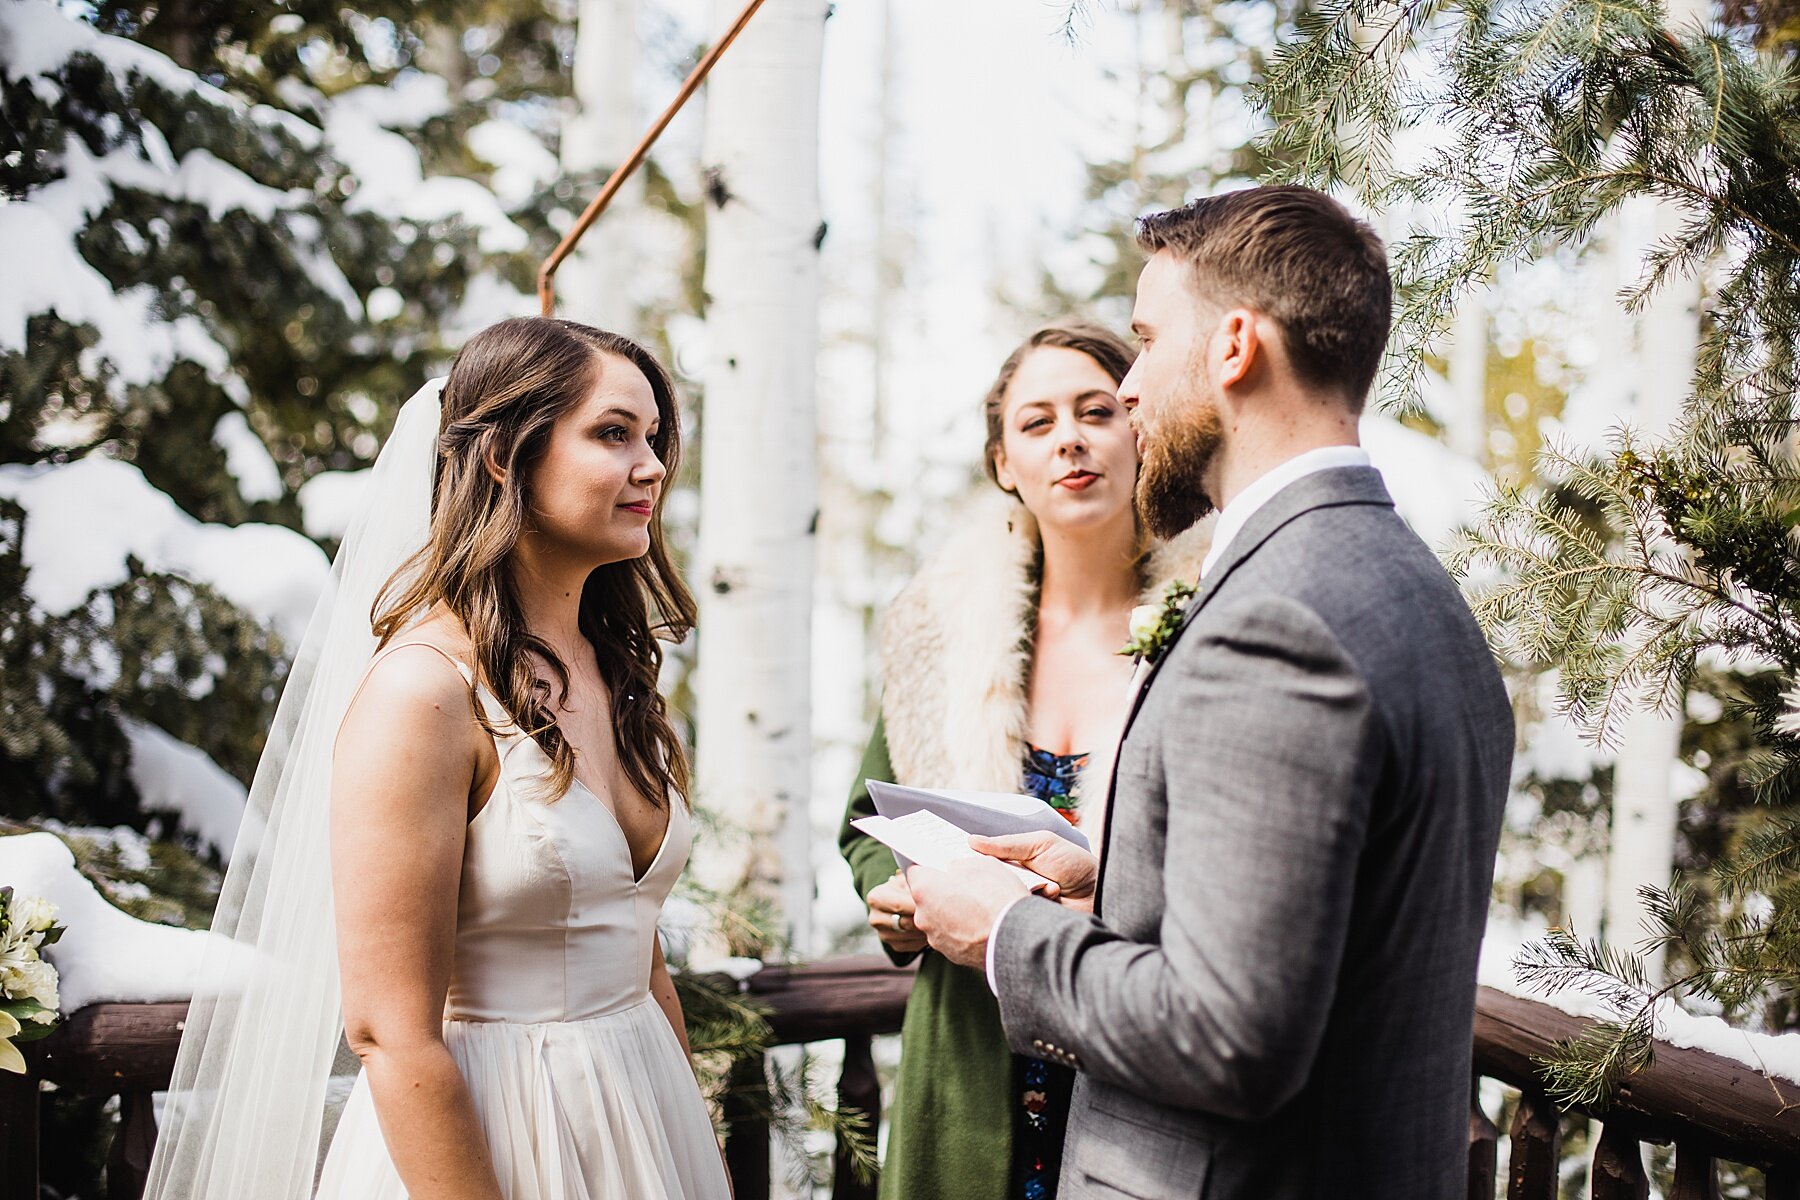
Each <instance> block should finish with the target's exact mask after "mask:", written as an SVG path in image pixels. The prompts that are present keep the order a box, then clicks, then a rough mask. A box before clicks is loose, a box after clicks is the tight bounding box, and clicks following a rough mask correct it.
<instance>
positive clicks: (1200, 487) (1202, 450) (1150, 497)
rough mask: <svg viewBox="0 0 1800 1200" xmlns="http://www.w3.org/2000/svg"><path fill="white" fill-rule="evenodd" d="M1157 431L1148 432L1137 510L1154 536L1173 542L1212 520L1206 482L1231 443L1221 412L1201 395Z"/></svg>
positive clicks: (1164, 422) (1157, 424)
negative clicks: (1226, 444)
mask: <svg viewBox="0 0 1800 1200" xmlns="http://www.w3.org/2000/svg"><path fill="white" fill-rule="evenodd" d="M1197 391H1198V389H1196V394H1193V395H1190V396H1189V397H1188V399H1187V400H1186V402H1185V403H1183V404H1182V405H1181V406H1180V408H1179V410H1178V411H1177V412H1175V413H1173V414H1171V415H1170V417H1168V418H1165V419H1164V420H1161V421H1158V422H1157V423H1156V425H1155V427H1153V428H1146V429H1145V430H1144V462H1143V466H1142V467H1141V468H1139V470H1138V479H1137V509H1138V516H1139V517H1141V518H1142V519H1143V522H1144V526H1145V528H1147V529H1148V530H1149V531H1150V533H1151V534H1152V536H1154V537H1158V538H1163V539H1165V540H1166V539H1168V538H1172V537H1174V536H1175V535H1176V534H1179V533H1181V532H1183V531H1184V530H1186V529H1188V528H1190V527H1191V526H1193V525H1194V524H1195V523H1197V522H1198V521H1200V520H1201V519H1202V518H1204V517H1206V516H1208V515H1209V514H1211V512H1212V510H1213V502H1212V500H1211V498H1210V497H1208V496H1207V494H1206V488H1205V486H1204V484H1203V482H1202V480H1203V479H1204V477H1205V475H1206V469H1207V467H1208V466H1210V465H1211V464H1212V461H1213V459H1214V458H1215V457H1217V455H1218V453H1219V447H1220V446H1221V445H1223V444H1224V441H1225V421H1224V418H1223V417H1221V416H1220V415H1219V406H1218V405H1217V404H1215V403H1213V402H1212V401H1211V400H1209V399H1207V398H1205V397H1203V396H1200V395H1198V394H1197Z"/></svg>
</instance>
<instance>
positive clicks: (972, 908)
mask: <svg viewBox="0 0 1800 1200" xmlns="http://www.w3.org/2000/svg"><path fill="white" fill-rule="evenodd" d="M906 882H907V884H908V885H909V886H910V887H911V888H912V895H913V903H914V904H915V905H916V906H917V907H916V909H915V910H914V912H913V924H914V925H915V926H917V927H918V930H919V932H920V933H922V934H924V935H925V937H926V938H927V940H929V941H930V942H931V948H932V949H933V950H936V951H937V952H938V953H939V954H942V955H943V956H944V957H945V958H947V959H949V960H950V961H951V962H953V963H957V964H959V965H961V966H965V967H973V968H975V969H976V970H977V971H982V970H986V968H987V944H988V935H989V934H990V933H992V932H993V931H994V922H995V921H997V920H999V919H1000V914H1001V913H1003V912H1005V911H1006V910H1007V908H1008V907H1010V906H1011V905H1012V903H1013V902H1014V901H1015V900H1019V899H1022V898H1023V897H1025V896H1027V895H1029V894H1030V893H1029V892H1027V891H1026V889H1025V885H1024V884H1023V883H1022V882H1020V880H1019V877H1018V875H1017V874H1015V873H1014V872H1012V871H1009V870H1007V869H1006V868H1005V867H1003V866H1001V865H1000V864H999V863H997V862H989V861H987V860H986V859H982V858H970V859H962V860H959V861H958V862H957V864H956V869H955V870H954V871H939V870H937V869H936V868H933V867H920V866H913V867H910V868H908V869H907V872H906Z"/></svg>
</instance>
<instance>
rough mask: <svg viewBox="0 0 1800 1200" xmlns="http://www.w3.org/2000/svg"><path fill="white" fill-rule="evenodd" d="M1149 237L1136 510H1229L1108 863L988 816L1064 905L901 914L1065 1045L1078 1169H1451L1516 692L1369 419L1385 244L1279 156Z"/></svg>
mask: <svg viewBox="0 0 1800 1200" xmlns="http://www.w3.org/2000/svg"><path fill="white" fill-rule="evenodd" d="M1138 241H1139V243H1140V245H1141V246H1142V247H1143V249H1144V250H1145V252H1146V253H1147V254H1148V256H1149V261H1148V263H1147V265H1146V266H1145V267H1144V272H1143V275H1142V277H1141V278H1140V280H1139V282H1138V294H1137V303H1136V307H1135V309H1134V311H1133V321H1132V328H1133V329H1134V331H1135V332H1136V333H1137V335H1138V337H1139V338H1140V339H1141V341H1142V346H1143V349H1142V352H1141V353H1140V355H1139V357H1138V360H1137V363H1136V365H1135V366H1133V367H1132V370H1131V373H1130V375H1129V376H1127V378H1126V379H1125V381H1124V384H1123V385H1122V386H1121V388H1120V395H1119V398H1120V400H1121V401H1123V402H1124V403H1125V404H1126V405H1127V406H1128V407H1134V409H1135V417H1134V419H1135V420H1136V422H1137V425H1138V429H1139V433H1140V442H1141V444H1142V448H1143V469H1142V474H1141V476H1140V479H1139V481H1138V496H1139V503H1140V508H1141V511H1142V514H1143V517H1144V520H1145V521H1146V523H1147V524H1148V525H1149V527H1150V529H1151V530H1152V532H1154V533H1156V534H1158V535H1161V536H1169V535H1171V534H1174V533H1177V532H1179V531H1180V530H1182V529H1183V528H1185V527H1187V526H1188V525H1190V524H1192V523H1193V522H1195V521H1197V520H1199V519H1200V518H1201V517H1203V516H1205V515H1207V513H1208V512H1210V511H1211V510H1212V509H1214V508H1215V507H1216V508H1218V510H1219V519H1218V526H1217V531H1216V533H1215V535H1214V541H1213V546H1212V550H1211V553H1210V554H1209V555H1208V556H1207V559H1206V563H1205V565H1204V566H1203V567H1202V569H1201V575H1200V583H1199V592H1198V594H1197V595H1196V596H1195V597H1194V598H1193V600H1192V601H1191V602H1190V603H1189V604H1188V606H1187V610H1186V613H1185V615H1183V616H1181V617H1180V618H1178V620H1176V621H1172V622H1171V624H1172V626H1173V631H1172V633H1171V634H1170V636H1169V637H1168V638H1166V639H1165V640H1164V642H1163V644H1162V645H1161V646H1160V648H1159V650H1158V652H1157V653H1156V654H1155V657H1154V662H1153V663H1152V664H1151V665H1150V666H1149V668H1148V676H1147V680H1146V682H1145V684H1144V686H1143V687H1142V688H1141V690H1140V691H1139V692H1138V694H1137V697H1136V699H1135V700H1134V702H1133V708H1132V713H1131V716H1130V720H1129V724H1128V726H1127V731H1126V734H1125V739H1124V742H1123V743H1122V745H1121V746H1120V748H1119V754H1118V766H1117V773H1116V776H1115V780H1114V785H1113V790H1112V794H1111V795H1110V796H1109V797H1108V808H1107V811H1106V813H1105V815H1104V817H1103V818H1102V819H1103V822H1104V824H1103V827H1102V828H1103V834H1102V840H1101V844H1102V853H1101V863H1102V866H1101V869H1100V870H1099V872H1098V879H1097V880H1096V879H1095V877H1094V876H1095V871H1094V863H1093V860H1092V859H1091V858H1089V857H1088V856H1087V855H1085V854H1084V853H1082V852H1079V851H1075V850H1074V849H1073V847H1072V846H1071V845H1070V844H1069V843H1067V842H1062V841H1060V839H1055V838H1053V837H1048V836H1047V840H1045V841H1043V842H1041V843H1038V842H1032V841H1031V840H1030V839H1020V840H1012V841H1010V842H1009V844H1007V845H1005V846H996V845H989V846H987V847H985V848H986V849H988V850H989V851H990V852H993V851H995V850H1003V851H1004V854H1005V856H1007V857H1012V858H1015V859H1017V860H1019V861H1022V862H1025V863H1026V865H1029V866H1032V867H1034V868H1035V869H1037V870H1039V871H1040V873H1043V874H1047V875H1050V876H1051V877H1052V878H1055V879H1057V880H1058V881H1059V882H1060V883H1061V884H1062V895H1061V898H1060V902H1058V903H1053V902H1050V901H1047V900H1045V899H1042V898H1039V897H1026V896H1025V894H1024V889H1023V887H1022V886H1021V885H1019V884H1018V883H1017V882H1016V881H1015V878H1014V877H1013V876H1012V875H1010V874H1009V873H1008V872H1006V871H1004V870H1003V869H1002V868H1001V867H1000V866H999V865H998V864H989V863H977V864H970V865H969V869H967V870H959V871H958V872H957V873H956V874H954V875H952V874H949V873H945V872H940V871H933V870H928V869H924V868H914V869H913V870H912V871H911V872H910V873H909V882H910V883H911V886H912V891H913V896H914V898H915V899H916V901H917V903H918V912H917V916H916V920H917V922H918V926H919V928H920V929H921V930H922V931H924V932H925V933H926V934H927V935H928V936H929V938H930V941H931V944H932V946H933V947H935V948H936V949H938V950H939V951H940V952H942V953H944V954H946V955H947V956H949V957H950V958H951V959H953V960H955V961H957V962H960V963H964V964H967V965H970V966H977V967H979V966H981V965H982V964H983V963H985V964H986V969H987V972H988V980H989V983H990V986H992V987H993V988H994V990H995V992H996V994H997V995H998V996H999V1000H1000V1011H1001V1016H1002V1019H1003V1021H1004V1023H1005V1027H1006V1033H1007V1038H1008V1040H1009V1041H1010V1042H1011V1043H1012V1046H1013V1048H1014V1049H1015V1050H1017V1051H1018V1052H1020V1053H1022V1054H1030V1055H1034V1056H1036V1057H1039V1058H1044V1059H1048V1060H1050V1061H1053V1062H1060V1063H1065V1064H1067V1065H1069V1066H1072V1067H1075V1068H1077V1069H1078V1071H1079V1072H1080V1076H1079V1082H1078V1084H1077V1086H1076V1092H1075V1098H1074V1101H1073V1108H1072V1111H1071V1115H1070V1121H1069V1135H1068V1137H1069V1140H1068V1144H1067V1147H1066V1150H1065V1153H1064V1158H1063V1173H1062V1183H1061V1188H1060V1191H1059V1195H1060V1197H1061V1200H1090V1198H1092V1200H1098V1198H1101V1197H1138V1198H1140V1200H1161V1198H1163V1197H1168V1198H1170V1200H1173V1198H1175V1197H1182V1198H1185V1200H1198V1198H1200V1197H1206V1198H1207V1200H1289V1198H1301V1197H1305V1198H1313V1197H1319V1198H1323V1197H1327V1196H1329V1197H1334V1198H1339V1200H1347V1198H1352V1197H1356V1198H1361V1197H1368V1198H1369V1200H1375V1198H1377V1197H1379V1198H1380V1200H1443V1198H1445V1197H1449V1196H1455V1195H1461V1194H1462V1193H1463V1192H1464V1190H1465V1189H1466V1186H1467V1185H1466V1183H1465V1179H1466V1175H1465V1171H1466V1167H1465V1165H1464V1164H1465V1161H1466V1144H1467V1128H1468V1125H1467V1122H1468V1112H1469V1094H1470V1041H1471V1027H1472V1024H1473V1019H1474V1004H1475V959H1476V952H1477V950H1478V948H1479V945H1480V941H1481V933H1482V927H1483V923H1484V918H1485V915H1486V911H1487V897H1488V889H1489V885H1490V883H1491V880H1492V874H1493V864H1494V851H1495V846H1496V843H1497V841H1498V839H1499V830H1500V816H1501V807H1502V804H1503V802H1504V800H1505V795H1506V789H1507V779H1508V774H1509V766H1510V761H1511V757H1512V736H1513V733H1512V713H1511V709H1510V708H1509V706H1508V704H1507V699H1506V694H1505V691H1504V690H1503V688H1502V686H1501V682H1500V677H1499V673H1498V671H1497V670H1496V668H1495V664H1494V659H1493V656H1492V655H1491V654H1490V652H1489V651H1488V648H1487V646H1486V644H1485V643H1484V642H1483V640H1482V637H1481V634H1480V632H1479V630H1478V629H1477V628H1476V625H1475V622H1474V620H1473V618H1472V617H1471V616H1470V613H1469V609H1468V606H1467V604H1466V603H1465V602H1464V600H1463V598H1462V596H1461V594H1460V593H1459V592H1458V590H1457V588H1456V586H1455V585H1454V584H1453V583H1452V582H1451V581H1450V579H1449V578H1448V577H1447V576H1446V575H1445V573H1444V570H1443V568H1442V567H1441V566H1440V565H1439V564H1438V561H1437V559H1436V558H1435V557H1433V555H1432V553H1431V551H1430V550H1428V549H1427V548H1426V547H1425V545H1424V544H1423V543H1421V542H1420V541H1419V539H1418V538H1417V537H1416V536H1414V535H1413V533H1412V532H1411V531H1410V530H1408V529H1407V527H1406V526H1405V525H1404V524H1403V523H1402V522H1401V520H1400V518H1399V516H1398V515H1397V514H1396V513H1395V511H1394V506H1393V501H1392V500H1391V499H1389V497H1388V493H1387V490H1386V488H1385V487H1383V485H1382V481H1381V476H1380V475H1379V474H1378V473H1377V472H1376V471H1375V470H1374V469H1373V468H1372V467H1370V465H1369V459H1368V456H1367V455H1366V454H1365V453H1364V452H1363V451H1362V450H1361V449H1360V448H1359V447H1358V446H1357V417H1358V414H1359V413H1360V412H1361V409H1362V406H1363V401H1364V399H1365V398H1366V396H1367V395H1368V392H1369V388H1370V385H1371V384H1372V382H1373V381H1374V378H1375V373H1376V368H1377V365H1378V362H1379V359H1380V357H1381V353H1382V347H1383V345H1384V343H1385V342H1386V340H1387V333H1388V323H1389V312H1390V305H1391V299H1392V290H1391V284H1390V283H1389V279H1388V270H1387V260H1386V255H1385V253H1384V251H1383V248H1382V245H1381V242H1380V240H1379V239H1378V238H1377V237H1376V236H1375V234H1374V233H1373V232H1372V231H1371V230H1370V229H1369V228H1368V226H1366V225H1364V224H1362V223H1361V222H1359V221H1357V220H1355V219H1354V218H1353V217H1351V215H1350V214H1349V213H1348V212H1346V211H1345V210H1344V209H1343V208H1342V207H1341V206H1340V205H1338V204H1337V203H1336V202H1335V201H1333V200H1331V199H1330V198H1328V197H1326V196H1325V195H1323V194H1321V193H1319V192H1315V191H1311V190H1309V189H1305V188H1294V187H1266V188H1256V189H1251V190H1249V191H1241V192H1234V193H1230V194H1227V195H1221V196H1214V197H1210V198H1207V199H1203V200H1198V201H1195V202H1194V203H1192V204H1189V205H1187V206H1185V207H1183V208H1179V209H1176V210H1174V211H1172V212H1165V213H1159V214H1157V215H1155V216H1151V217H1147V218H1145V219H1144V220H1143V222H1142V223H1141V224H1140V227H1139V232H1138ZM1051 843H1054V844H1051ZM1089 908H1091V913H1090V912H1089V911H1084V910H1086V909H1089Z"/></svg>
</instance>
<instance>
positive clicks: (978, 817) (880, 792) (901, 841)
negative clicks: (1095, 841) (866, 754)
mask: <svg viewBox="0 0 1800 1200" xmlns="http://www.w3.org/2000/svg"><path fill="white" fill-rule="evenodd" d="M868 783H869V796H870V798H871V799H873V800H874V801H875V811H876V813H877V814H878V815H876V816H873V817H863V818H862V819H861V820H857V821H853V822H851V824H852V825H854V826H855V827H856V828H857V829H860V830H861V831H862V832H864V833H866V834H868V835H869V836H870V837H872V838H874V839H875V840H876V841H878V842H881V843H882V844H883V845H886V846H887V847H888V848H889V849H891V850H893V852H894V858H895V860H896V861H897V862H898V863H899V864H900V866H901V867H902V868H905V867H908V866H910V865H912V864H913V863H915V862H916V863H922V864H923V865H925V866H928V867H938V868H940V869H942V868H947V867H949V866H950V864H953V863H954V862H956V861H957V860H958V859H965V858H973V857H976V855H977V854H978V851H975V850H972V849H970V848H969V835H970V834H974V833H979V834H981V835H983V836H984V837H1000V836H1002V835H1004V834H1009V833H1037V832H1044V831H1047V832H1050V833H1054V834H1056V835H1057V836H1058V837H1061V838H1066V839H1067V840H1069V841H1071V842H1074V843H1075V844H1076V845H1077V846H1080V847H1081V848H1082V849H1083V850H1087V849H1090V847H1089V845H1088V840H1087V836H1086V835H1085V834H1083V833H1082V832H1081V831H1080V830H1079V829H1077V828H1075V827H1074V826H1073V825H1071V824H1069V822H1068V821H1067V820H1066V819H1064V817H1063V816H1062V814H1061V813H1058V812H1057V811H1056V810H1055V809H1053V808H1051V807H1050V806H1049V805H1048V804H1045V803H1044V802H1043V801H1042V800H1039V799H1038V798H1037V797H1035V796H1015V795H1009V794H1007V793H1004V792H963V791H953V790H950V789H947V788H912V787H902V786H901V785H899V784H896V783H883V782H881V781H880V780H877V779H871V780H869V781H868ZM1007 865H1009V866H1011V864H1007ZM1012 869H1013V870H1014V871H1017V872H1018V874H1019V876H1020V878H1022V879H1024V880H1025V882H1026V885H1027V886H1029V887H1031V888H1032V889H1033V890H1036V889H1038V888H1041V887H1043V886H1044V885H1045V884H1046V883H1048V882H1049V880H1047V879H1045V878H1044V877H1043V876H1041V875H1038V874H1037V873H1035V872H1033V871H1027V870H1025V869H1024V868H1023V867H1016V866H1015V867H1013V868H1012Z"/></svg>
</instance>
